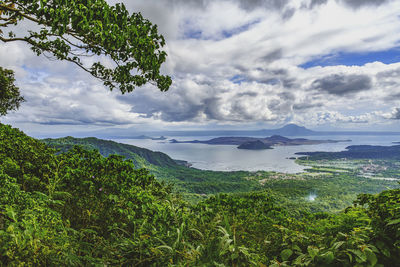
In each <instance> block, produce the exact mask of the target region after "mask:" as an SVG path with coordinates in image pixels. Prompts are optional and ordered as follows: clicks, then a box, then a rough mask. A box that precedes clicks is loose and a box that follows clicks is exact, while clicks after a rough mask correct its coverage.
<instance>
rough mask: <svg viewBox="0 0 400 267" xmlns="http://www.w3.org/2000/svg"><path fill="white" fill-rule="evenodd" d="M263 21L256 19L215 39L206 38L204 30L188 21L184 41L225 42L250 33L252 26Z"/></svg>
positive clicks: (228, 30) (185, 25) (184, 25)
mask: <svg viewBox="0 0 400 267" xmlns="http://www.w3.org/2000/svg"><path fill="white" fill-rule="evenodd" d="M260 21H261V20H260V19H256V20H254V21H251V22H249V23H246V24H244V25H242V26H239V27H236V28H232V29H225V30H222V32H221V33H219V34H218V36H215V37H206V36H204V33H203V31H202V30H200V29H199V28H198V27H197V26H196V25H195V23H194V22H193V21H190V20H187V21H185V22H184V23H183V27H184V31H183V39H196V40H223V39H227V38H230V37H232V36H234V35H237V34H240V33H242V32H245V31H248V30H249V29H250V27H251V26H253V25H255V24H257V23H259V22H260Z"/></svg>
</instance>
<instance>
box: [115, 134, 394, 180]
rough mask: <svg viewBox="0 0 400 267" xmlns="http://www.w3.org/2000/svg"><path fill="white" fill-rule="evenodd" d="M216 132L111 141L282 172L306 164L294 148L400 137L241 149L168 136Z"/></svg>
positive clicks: (232, 167)
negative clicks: (298, 157)
mask: <svg viewBox="0 0 400 267" xmlns="http://www.w3.org/2000/svg"><path fill="white" fill-rule="evenodd" d="M215 137H218V136H189V137H174V136H168V137H167V138H168V140H164V141H160V140H149V139H144V140H143V139H113V141H116V142H119V143H124V144H130V145H135V146H138V147H143V148H147V149H150V150H153V151H160V152H163V153H166V154H168V155H169V156H170V157H171V158H173V159H179V160H186V161H188V162H189V163H191V164H192V165H193V167H194V168H198V169H204V170H214V171H237V170H245V171H258V170H264V171H277V172H284V173H298V172H302V171H304V169H305V167H304V166H301V165H298V164H296V163H295V162H294V160H291V159H289V158H290V157H296V155H295V153H296V152H312V151H342V150H345V148H346V147H347V146H350V145H394V144H393V142H395V141H400V136H395V135H394V136H367V135H362V136H356V135H351V136H339V135H333V136H312V137H311V136H306V137H305V136H295V137H294V136H291V137H290V138H307V139H313V140H318V139H323V140H326V139H331V140H348V139H350V140H352V141H351V142H340V143H330V144H329V143H327V144H319V145H302V146H275V147H274V149H266V150H243V149H237V148H236V146H230V145H207V144H173V143H169V140H170V139H177V140H179V141H187V140H196V139H197V140H208V139H211V138H215Z"/></svg>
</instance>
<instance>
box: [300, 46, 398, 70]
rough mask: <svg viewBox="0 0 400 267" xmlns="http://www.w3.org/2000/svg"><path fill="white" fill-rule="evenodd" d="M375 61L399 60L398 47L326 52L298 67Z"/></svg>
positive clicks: (348, 64) (359, 64)
mask: <svg viewBox="0 0 400 267" xmlns="http://www.w3.org/2000/svg"><path fill="white" fill-rule="evenodd" d="M375 61H379V62H382V63H385V64H391V63H397V62H400V47H396V48H392V49H389V50H385V51H376V52H365V53H337V54H328V55H324V56H321V57H318V58H315V59H313V60H310V61H308V62H306V63H304V64H301V65H300V66H299V67H301V68H303V69H309V68H312V67H316V66H321V67H325V66H336V65H345V66H363V65H365V64H367V63H370V62H375Z"/></svg>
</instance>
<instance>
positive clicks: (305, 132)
mask: <svg viewBox="0 0 400 267" xmlns="http://www.w3.org/2000/svg"><path fill="white" fill-rule="evenodd" d="M271 135H281V136H327V135H344V136H346V135H400V132H383V131H382V132H371V131H356V130H355V131H313V130H310V129H307V128H306V127H303V126H299V125H296V124H287V125H285V126H283V127H281V128H278V129H262V130H189V131H138V129H137V128H126V129H121V128H119V129H115V128H114V129H103V130H98V131H90V132H74V136H75V137H85V136H95V137H97V138H103V139H135V138H140V139H143V138H149V139H153V140H165V139H164V138H165V137H164V136H177V137H178V136H252V137H254V136H271ZM151 136H161V137H160V138H152V137H151ZM37 137H40V138H44V137H45V136H41V135H37Z"/></svg>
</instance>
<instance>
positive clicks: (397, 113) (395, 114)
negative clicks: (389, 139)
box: [391, 108, 400, 120]
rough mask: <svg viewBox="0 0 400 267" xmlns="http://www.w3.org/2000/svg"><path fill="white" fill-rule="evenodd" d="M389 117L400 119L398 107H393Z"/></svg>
mask: <svg viewBox="0 0 400 267" xmlns="http://www.w3.org/2000/svg"><path fill="white" fill-rule="evenodd" d="M391 119H394V120H400V108H395V109H394V110H393V113H392V117H391Z"/></svg>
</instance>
